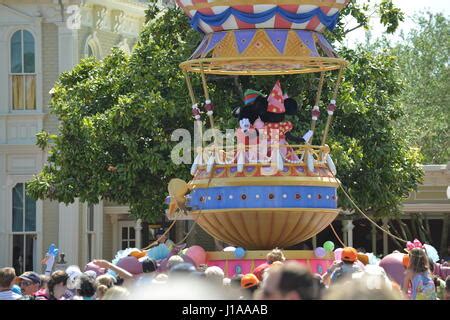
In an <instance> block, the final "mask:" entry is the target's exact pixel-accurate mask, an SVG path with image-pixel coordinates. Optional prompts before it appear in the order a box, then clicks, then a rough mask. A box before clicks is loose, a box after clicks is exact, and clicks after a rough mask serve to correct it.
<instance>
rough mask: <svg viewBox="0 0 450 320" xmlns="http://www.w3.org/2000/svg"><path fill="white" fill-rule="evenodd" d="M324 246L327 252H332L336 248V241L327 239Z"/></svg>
mask: <svg viewBox="0 0 450 320" xmlns="http://www.w3.org/2000/svg"><path fill="white" fill-rule="evenodd" d="M323 247H324V249H325V250H326V251H327V252H332V251H333V250H334V243H333V241H326V242H325V243H324V244H323Z"/></svg>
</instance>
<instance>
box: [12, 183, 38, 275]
mask: <svg viewBox="0 0 450 320" xmlns="http://www.w3.org/2000/svg"><path fill="white" fill-rule="evenodd" d="M12 203H13V208H12V235H13V248H12V256H13V267H14V269H16V274H21V273H23V272H25V271H31V270H33V266H34V259H35V257H36V237H37V235H36V201H34V200H33V199H31V197H30V196H28V195H27V194H26V192H25V184H23V183H18V184H16V186H15V187H14V188H13V190H12Z"/></svg>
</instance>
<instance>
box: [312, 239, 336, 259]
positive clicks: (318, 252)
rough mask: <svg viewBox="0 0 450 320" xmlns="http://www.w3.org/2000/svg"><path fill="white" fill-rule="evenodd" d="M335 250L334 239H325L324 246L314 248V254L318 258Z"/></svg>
mask: <svg viewBox="0 0 450 320" xmlns="http://www.w3.org/2000/svg"><path fill="white" fill-rule="evenodd" d="M333 250H334V243H333V241H329V240H328V241H325V243H324V244H323V247H317V248H316V249H315V250H314V255H315V256H316V257H318V258H323V257H325V256H326V255H327V253H330V252H333Z"/></svg>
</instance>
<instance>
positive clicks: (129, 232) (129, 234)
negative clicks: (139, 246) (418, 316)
mask: <svg viewBox="0 0 450 320" xmlns="http://www.w3.org/2000/svg"><path fill="white" fill-rule="evenodd" d="M135 246H136V232H135V229H134V227H132V226H122V250H125V249H126V248H134V247H135Z"/></svg>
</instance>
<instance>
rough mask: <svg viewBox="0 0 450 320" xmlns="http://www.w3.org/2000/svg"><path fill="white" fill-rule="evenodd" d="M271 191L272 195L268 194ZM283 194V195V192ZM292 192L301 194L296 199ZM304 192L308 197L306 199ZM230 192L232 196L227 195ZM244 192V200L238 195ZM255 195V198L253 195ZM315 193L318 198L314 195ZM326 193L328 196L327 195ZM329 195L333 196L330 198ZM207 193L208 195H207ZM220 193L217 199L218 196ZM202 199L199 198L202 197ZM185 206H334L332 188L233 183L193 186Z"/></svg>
mask: <svg viewBox="0 0 450 320" xmlns="http://www.w3.org/2000/svg"><path fill="white" fill-rule="evenodd" d="M270 194H272V195H273V196H274V197H273V199H270V198H269V195H270ZM284 194H285V195H286V196H287V197H286V198H283V195H284ZM296 194H300V196H301V198H300V199H296ZM308 194H310V195H311V198H310V199H308V197H307V196H308ZM230 195H231V196H232V199H230ZM242 195H245V200H243V199H242ZM256 195H259V198H257V197H256ZM318 195H320V196H321V199H318ZM327 196H328V199H327ZM333 196H334V197H335V198H334V199H333ZM208 197H209V198H210V199H208ZM218 197H220V200H219V199H218ZM202 199H203V201H202ZM189 206H190V207H192V209H194V210H212V209H250V208H323V209H335V208H337V200H336V188H333V187H317V186H233V187H210V188H207V189H206V188H198V189H194V190H193V191H192V193H191V194H190V201H189Z"/></svg>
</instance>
